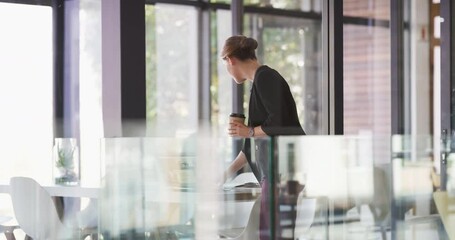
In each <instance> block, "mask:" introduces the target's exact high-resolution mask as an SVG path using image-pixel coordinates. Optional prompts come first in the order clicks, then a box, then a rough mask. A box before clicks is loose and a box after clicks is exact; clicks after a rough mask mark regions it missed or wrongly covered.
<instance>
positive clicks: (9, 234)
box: [4, 232, 16, 240]
mask: <svg viewBox="0 0 455 240" xmlns="http://www.w3.org/2000/svg"><path fill="white" fill-rule="evenodd" d="M4 234H5V237H6V240H16V237H15V236H14V233H13V232H5V233H4Z"/></svg>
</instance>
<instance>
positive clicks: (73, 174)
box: [52, 138, 80, 186]
mask: <svg viewBox="0 0 455 240" xmlns="http://www.w3.org/2000/svg"><path fill="white" fill-rule="evenodd" d="M52 150H53V152H52V158H53V160H52V162H53V176H54V182H55V184H58V185H65V186H77V185H79V182H80V181H79V148H78V146H77V139H76V138H56V139H55V142H54V147H53V149H52Z"/></svg>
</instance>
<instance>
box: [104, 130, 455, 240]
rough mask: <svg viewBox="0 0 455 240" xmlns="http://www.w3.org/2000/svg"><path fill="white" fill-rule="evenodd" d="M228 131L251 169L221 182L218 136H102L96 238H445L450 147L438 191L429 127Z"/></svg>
mask: <svg viewBox="0 0 455 240" xmlns="http://www.w3.org/2000/svg"><path fill="white" fill-rule="evenodd" d="M237 140H238V141H242V142H243V141H244V152H245V153H246V155H247V156H248V161H249V165H250V169H251V172H249V171H246V172H245V171H243V172H239V173H237V175H236V176H235V177H233V178H232V179H229V180H228V181H226V182H224V179H223V178H222V176H223V173H224V171H225V170H226V169H227V167H228V165H229V162H230V161H232V153H231V151H230V150H228V149H226V147H225V146H224V145H223V144H222V143H223V142H224V141H225V140H224V139H223V138H218V137H211V136H205V135H201V134H197V135H193V136H190V137H185V138H112V139H103V141H102V156H103V158H102V161H103V162H104V167H103V171H102V176H103V178H102V181H101V182H102V191H101V195H100V200H99V203H100V214H101V215H100V226H99V232H100V233H101V234H102V235H103V238H104V239H223V238H228V239H229V238H239V237H240V238H242V237H243V239H258V238H259V236H261V238H260V239H263V238H262V237H268V239H349V240H352V239H413V240H414V239H448V234H447V233H448V232H447V231H451V230H450V229H451V228H450V227H447V226H450V221H451V220H450V219H452V218H453V216H452V215H451V210H450V209H452V207H453V205H452V202H453V203H455V197H454V196H455V191H454V190H453V179H452V178H450V176H453V174H452V172H453V168H451V166H452V165H451V164H452V162H453V161H454V160H453V159H455V157H453V155H452V153H448V154H446V155H447V159H448V162H449V166H450V167H449V170H448V172H449V184H448V186H449V187H448V188H449V190H448V191H447V192H441V191H439V189H438V186H439V185H438V183H437V181H438V179H439V176H438V173H436V171H434V163H433V151H432V142H433V139H432V136H421V139H419V142H427V145H426V146H422V148H421V151H418V152H414V153H413V152H412V151H411V149H412V144H410V143H411V142H412V141H411V137H410V136H391V137H390V136H384V137H377V136H372V135H366V134H364V135H352V136H280V137H275V138H255V139H247V140H244V139H237ZM449 142H450V141H449ZM375 144H381V145H385V146H388V148H385V149H391V151H387V152H378V151H377V150H376V149H375V147H374V146H375ZM248 149H251V151H248ZM443 149H446V148H443ZM443 159H446V158H444V157H443ZM446 227H447V228H446ZM272 236H273V237H272Z"/></svg>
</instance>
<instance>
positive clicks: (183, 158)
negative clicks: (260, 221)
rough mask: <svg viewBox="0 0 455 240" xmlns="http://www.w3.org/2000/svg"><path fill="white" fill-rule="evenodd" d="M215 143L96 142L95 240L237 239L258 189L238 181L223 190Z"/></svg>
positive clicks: (222, 154)
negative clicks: (97, 216)
mask: <svg viewBox="0 0 455 240" xmlns="http://www.w3.org/2000/svg"><path fill="white" fill-rule="evenodd" d="M220 140H221V139H219V138H209V137H206V136H204V134H198V135H194V136H190V137H186V138H113V139H103V140H102V162H103V163H104V164H103V166H104V167H103V168H102V169H103V172H102V189H101V195H100V199H99V202H100V213H101V215H100V233H101V234H102V235H103V238H104V239H218V238H219V237H220V236H226V237H227V236H230V237H233V236H236V235H238V234H240V233H241V232H242V230H243V229H244V228H245V226H246V225H247V224H248V221H249V220H248V219H249V218H250V212H251V211H252V209H253V206H254V205H255V202H256V199H258V196H259V195H260V188H258V185H257V184H256V185H254V186H245V185H244V182H241V181H240V180H239V179H238V180H239V181H240V182H239V183H240V184H235V181H231V182H227V183H226V184H224V185H223V181H222V176H223V174H222V173H223V171H224V169H226V166H225V164H224V162H226V159H231V154H229V153H228V152H227V151H226V148H225V147H224V146H222V145H221V144H220V143H221V141H220ZM207 169H210V171H207ZM255 206H256V209H257V208H258V207H259V205H258V203H256V205H255ZM255 211H257V210H255ZM253 229H255V230H256V231H257V228H253Z"/></svg>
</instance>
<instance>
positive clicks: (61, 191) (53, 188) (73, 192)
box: [0, 183, 100, 198]
mask: <svg viewBox="0 0 455 240" xmlns="http://www.w3.org/2000/svg"><path fill="white" fill-rule="evenodd" d="M41 186H42V187H43V188H44V189H46V191H47V192H48V193H49V194H50V195H51V196H54V197H86V198H98V197H99V191H100V188H99V187H87V186H61V185H52V184H43V185H41ZM9 188H10V186H9V183H0V193H9V191H10V190H9Z"/></svg>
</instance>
